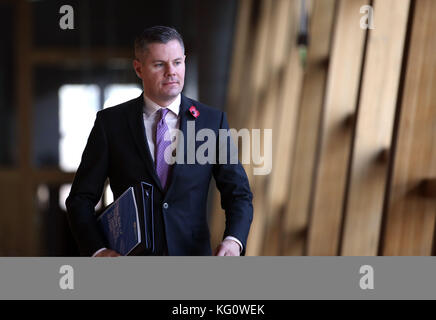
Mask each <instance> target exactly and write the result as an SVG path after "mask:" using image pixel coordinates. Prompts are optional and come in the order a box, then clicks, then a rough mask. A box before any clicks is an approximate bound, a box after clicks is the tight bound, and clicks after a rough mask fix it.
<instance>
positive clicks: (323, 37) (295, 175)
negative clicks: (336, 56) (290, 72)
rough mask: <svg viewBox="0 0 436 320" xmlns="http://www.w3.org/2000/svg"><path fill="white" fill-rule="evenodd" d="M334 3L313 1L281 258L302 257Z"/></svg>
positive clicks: (285, 207)
mask: <svg viewBox="0 0 436 320" xmlns="http://www.w3.org/2000/svg"><path fill="white" fill-rule="evenodd" d="M336 3H337V2H336V0H316V1H314V3H313V12H312V17H311V24H310V28H309V32H310V44H309V47H308V56H307V67H306V70H305V74H304V82H303V86H302V93H301V95H302V96H301V103H300V111H299V112H300V114H299V118H298V128H297V134H296V146H295V153H294V160H293V163H292V164H291V165H292V171H291V180H290V183H289V188H288V189H287V192H288V200H287V202H286V203H285V206H284V208H283V212H284V221H283V232H281V233H280V234H281V239H282V241H283V247H282V251H280V254H282V255H303V254H304V246H305V242H306V237H307V228H308V218H309V216H308V213H309V204H310V199H311V187H312V178H313V171H314V168H315V155H316V148H317V141H318V135H319V121H320V116H321V111H322V105H323V101H324V92H325V86H326V79H327V69H328V59H329V54H330V43H331V38H332V36H331V35H332V30H333V25H334V23H333V22H334V21H333V18H334V16H335V6H336Z"/></svg>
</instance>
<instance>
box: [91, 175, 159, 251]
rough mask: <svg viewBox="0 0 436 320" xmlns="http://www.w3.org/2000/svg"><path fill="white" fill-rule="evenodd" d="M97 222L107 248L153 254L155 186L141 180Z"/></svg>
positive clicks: (104, 212) (107, 209)
mask: <svg viewBox="0 0 436 320" xmlns="http://www.w3.org/2000/svg"><path fill="white" fill-rule="evenodd" d="M97 222H98V224H99V226H100V229H101V231H102V233H103V234H104V237H105V239H106V245H107V248H109V249H112V250H115V251H117V252H118V253H119V254H121V255H123V256H127V255H129V256H132V255H150V254H154V253H155V251H156V248H155V234H154V223H155V218H154V214H153V186H152V185H151V184H149V183H146V182H141V183H139V184H137V185H135V186H132V187H130V188H128V189H127V190H126V191H125V192H124V193H123V194H122V195H121V196H120V197H119V198H117V199H116V200H115V201H114V202H113V203H112V204H111V205H109V206H108V207H107V208H106V209H105V210H104V211H103V213H102V214H101V215H99V216H98V218H97Z"/></svg>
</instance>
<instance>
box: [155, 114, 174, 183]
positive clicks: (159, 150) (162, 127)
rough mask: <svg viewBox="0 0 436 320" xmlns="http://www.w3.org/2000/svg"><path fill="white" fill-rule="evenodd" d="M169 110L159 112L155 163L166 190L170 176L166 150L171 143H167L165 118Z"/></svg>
mask: <svg viewBox="0 0 436 320" xmlns="http://www.w3.org/2000/svg"><path fill="white" fill-rule="evenodd" d="M168 111H169V110H168V109H164V108H161V109H160V110H159V111H158V112H159V121H158V123H157V126H156V150H155V151H156V152H155V163H156V172H157V175H158V177H159V179H160V182H161V185H162V188H163V189H164V190H165V189H166V187H167V181H168V174H169V169H170V165H169V164H168V163H167V162H166V161H165V149H166V148H167V147H168V146H169V145H171V141H165V139H164V138H165V133H166V132H167V131H168V130H169V129H168V126H167V124H166V122H165V116H166V115H167V113H168Z"/></svg>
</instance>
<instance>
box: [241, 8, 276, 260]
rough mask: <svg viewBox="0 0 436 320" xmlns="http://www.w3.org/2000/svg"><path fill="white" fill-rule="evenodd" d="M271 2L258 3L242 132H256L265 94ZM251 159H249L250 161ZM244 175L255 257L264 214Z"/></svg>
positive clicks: (251, 250) (251, 248) (257, 187)
mask: <svg viewBox="0 0 436 320" xmlns="http://www.w3.org/2000/svg"><path fill="white" fill-rule="evenodd" d="M273 5H274V1H271V0H263V1H262V2H261V9H260V18H259V24H258V25H257V29H256V38H255V41H254V50H253V53H254V56H253V60H252V61H251V65H250V66H249V68H252V75H253V76H252V78H251V79H250V83H248V84H247V85H248V86H249V87H250V92H249V94H248V96H247V97H246V100H245V101H244V102H245V103H246V105H247V106H248V108H247V109H248V110H250V112H248V115H247V117H246V120H245V123H244V125H243V126H244V127H246V128H250V129H251V128H257V124H256V112H257V110H258V108H259V104H260V103H259V100H260V97H261V96H262V92H263V91H264V90H265V86H266V84H265V79H266V77H267V72H268V68H267V66H268V63H269V61H270V60H269V57H268V54H269V50H268V45H269V43H268V38H269V35H270V32H271V29H272V19H273V16H272V10H273ZM250 158H251V157H250ZM246 169H247V175H248V177H249V180H250V184H251V188H252V191H253V194H254V198H253V207H254V217H253V223H252V225H251V229H250V234H249V237H248V242H247V252H246V254H247V255H259V253H260V251H261V248H262V242H263V226H264V219H265V213H264V212H263V210H261V209H260V210H258V209H257V208H259V207H261V205H262V199H261V197H262V194H261V193H260V192H262V191H261V190H260V188H261V186H260V184H259V183H257V184H256V182H255V181H254V177H253V171H252V166H246Z"/></svg>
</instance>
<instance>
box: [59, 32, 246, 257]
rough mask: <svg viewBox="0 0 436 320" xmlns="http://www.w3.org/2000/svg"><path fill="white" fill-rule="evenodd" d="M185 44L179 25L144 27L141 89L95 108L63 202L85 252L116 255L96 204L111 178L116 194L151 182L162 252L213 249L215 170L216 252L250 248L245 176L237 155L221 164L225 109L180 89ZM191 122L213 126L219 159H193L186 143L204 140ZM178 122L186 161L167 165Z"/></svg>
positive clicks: (139, 51) (138, 63) (139, 54)
mask: <svg viewBox="0 0 436 320" xmlns="http://www.w3.org/2000/svg"><path fill="white" fill-rule="evenodd" d="M184 50H185V49H184V44H183V40H182V38H181V36H180V35H179V34H178V32H177V31H176V30H174V29H172V28H168V27H162V26H157V27H152V28H148V29H146V30H144V32H143V33H142V34H141V35H140V36H139V37H138V38H137V39H136V40H135V56H136V59H135V60H134V62H133V67H134V69H135V72H136V74H137V75H138V77H139V78H140V79H141V80H142V84H143V88H144V91H143V94H142V95H141V96H139V97H138V98H136V99H133V100H130V101H127V102H125V103H123V104H120V105H118V106H115V107H112V108H108V109H105V110H103V111H100V112H98V113H97V117H96V120H95V123H94V127H93V129H92V131H91V133H90V136H89V138H88V142H87V145H86V148H85V150H84V152H83V155H82V161H81V163H80V166H79V168H78V170H77V173H76V176H75V178H74V182H73V185H72V188H71V192H70V195H69V197H68V198H67V201H66V206H67V212H68V220H69V223H70V226H71V229H72V232H73V234H74V236H75V238H76V241H77V243H78V245H79V248H80V251H81V253H82V254H83V255H93V256H103V257H107V256H118V255H119V254H118V253H117V252H115V251H113V250H110V249H107V248H106V243H105V240H104V238H103V237H102V235H101V233H100V230H99V228H98V226H97V222H96V217H95V211H94V208H95V205H96V204H97V202H98V201H99V199H100V197H101V194H102V191H103V187H104V183H105V181H106V179H107V178H109V182H110V186H111V189H112V191H113V193H114V197H115V198H118V197H119V196H120V195H121V194H122V193H123V192H124V191H125V190H126V189H127V188H129V187H130V186H133V185H136V184H137V183H139V182H141V181H145V182H148V183H150V184H152V185H153V186H154V188H155V190H156V191H155V192H154V199H153V200H154V212H155V213H156V216H157V219H156V225H155V230H156V232H155V234H156V247H157V255H211V254H212V250H211V246H210V239H209V238H210V234H209V228H208V223H207V216H206V203H207V196H208V189H209V182H210V179H211V177H212V176H213V177H214V178H215V180H216V185H217V188H218V190H219V191H220V194H221V206H222V208H223V209H224V210H225V214H226V227H225V231H224V236H223V241H222V243H221V244H220V245H219V246H218V248H216V250H215V254H216V255H230V256H235V255H240V254H244V253H245V248H246V241H247V237H248V232H249V229H250V225H251V221H252V218H253V207H252V194H251V191H250V187H249V183H248V179H247V176H246V174H245V171H244V169H243V167H242V166H241V164H240V163H239V162H237V163H236V164H234V162H233V164H232V162H230V161H229V158H230V156H229V154H230V152H227V155H226V156H225V157H224V159H225V160H226V161H224V163H223V161H218V159H220V158H221V159H222V158H223V157H222V155H221V157H220V152H222V148H221V147H222V146H223V145H222V144H221V146H220V143H219V141H218V140H219V139H218V137H219V130H220V129H221V130H222V129H228V123H227V119H226V116H225V113H223V112H221V111H219V110H216V109H213V108H211V107H208V106H206V105H204V104H201V103H200V102H197V101H194V100H192V99H189V98H187V97H185V96H184V95H182V94H181V92H182V89H183V85H184V77H185V54H184ZM194 127H195V133H197V132H199V130H202V129H207V130H209V132H213V133H214V135H215V137H216V141H215V142H216V146H217V147H216V150H213V155H212V157H213V158H215V159H217V161H209V162H208V163H204V162H203V161H200V162H201V163H200V162H199V161H198V159H197V158H195V159H194V161H192V160H191V161H190V160H189V157H190V156H191V158H192V154H191V155H190V154H189V151H190V148H189V146H193V147H195V150H198V147H199V146H201V142H199V141H196V139H195V137H194V138H193V137H192V136H190V135H189V131H190V128H194ZM176 129H177V130H180V131H179V132H180V133H182V134H181V135H179V136H178V137H179V138H180V139H178V140H177V148H176V153H177V157H178V156H179V155H180V154H179V152H182V150H183V151H184V155H183V154H182V161H179V160H177V162H176V163H175V164H170V163H169V161H168V158H167V159H164V158H165V156H164V149H165V150H168V146H169V144H171V141H168V136H165V135H167V134H168V132H174V131H173V130H176ZM177 130H176V131H177ZM226 139H227V140H225V141H224V146H226V147H229V145H230V143H231V141H230V139H231V138H226ZM179 140H180V141H179ZM218 146H220V147H218ZM191 149H192V148H191ZM191 151H192V150H191ZM208 152H211V151H210V150H208ZM167 156H168V154H167ZM207 157H208V159H210V157H211V154H207ZM178 159H179V158H178Z"/></svg>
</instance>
